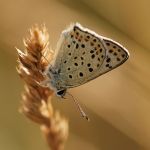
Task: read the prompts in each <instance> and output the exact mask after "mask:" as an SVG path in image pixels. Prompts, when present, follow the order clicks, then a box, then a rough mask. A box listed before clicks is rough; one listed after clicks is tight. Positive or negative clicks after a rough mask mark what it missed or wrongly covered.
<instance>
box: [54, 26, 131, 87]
mask: <svg viewBox="0 0 150 150" xmlns="http://www.w3.org/2000/svg"><path fill="white" fill-rule="evenodd" d="M128 56H129V54H128V51H127V50H126V49H125V48H124V47H123V46H121V45H120V44H118V43H117V42H114V41H112V40H110V39H108V38H105V37H102V36H99V35H97V34H96V33H94V32H93V31H90V30H88V29H85V28H83V27H82V26H81V25H79V24H74V25H71V26H70V27H69V28H68V29H67V30H65V31H64V32H63V33H62V35H61V38H60V40H59V41H58V46H57V50H56V53H55V57H54V61H53V63H52V65H53V67H54V68H55V69H57V70H59V80H61V81H62V82H61V84H62V85H61V87H64V88H69V87H75V86H79V85H81V84H84V83H86V82H88V81H90V80H93V79H94V78H96V77H98V76H100V75H102V74H104V73H106V72H108V71H110V70H112V69H114V68H116V67H117V66H119V65H121V64H122V63H124V62H125V61H126V60H127V58H128Z"/></svg>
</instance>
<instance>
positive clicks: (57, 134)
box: [17, 25, 68, 150]
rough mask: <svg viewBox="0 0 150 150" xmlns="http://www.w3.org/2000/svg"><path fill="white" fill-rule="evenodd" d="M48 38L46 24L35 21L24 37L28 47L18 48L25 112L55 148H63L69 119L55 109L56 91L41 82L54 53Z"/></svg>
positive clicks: (25, 44)
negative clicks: (23, 83) (54, 94)
mask: <svg viewBox="0 0 150 150" xmlns="http://www.w3.org/2000/svg"><path fill="white" fill-rule="evenodd" d="M48 40H49V35H48V32H47V29H46V27H45V25H41V26H38V25H34V26H33V27H32V28H31V29H30V30H29V35H28V37H27V38H26V39H24V46H25V50H24V51H21V50H19V49H17V52H18V65H17V72H18V74H19V75H20V77H21V78H22V79H23V80H24V82H25V91H24V93H23V94H22V99H23V100H22V106H21V112H22V113H23V114H24V115H25V116H26V117H27V118H29V119H30V120H32V121H33V122H36V123H38V124H39V125H40V127H41V129H42V132H43V133H44V135H45V138H46V141H47V143H48V145H49V147H50V148H51V150H63V149H64V144H65V142H66V140H67V137H68V121H67V119H65V118H64V117H62V116H61V115H60V113H59V112H54V110H53V106H52V104H51V98H52V95H53V91H52V90H51V89H49V88H46V87H42V86H40V85H39V84H38V82H41V81H44V80H45V76H43V74H42V72H43V71H44V70H45V69H46V67H47V65H48V62H47V61H46V59H48V60H49V61H50V60H51V59H52V56H53V53H52V51H50V49H49V47H48V46H49V41H48ZM45 58H46V59H45Z"/></svg>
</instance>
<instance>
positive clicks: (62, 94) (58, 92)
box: [56, 89, 67, 98]
mask: <svg viewBox="0 0 150 150" xmlns="http://www.w3.org/2000/svg"><path fill="white" fill-rule="evenodd" d="M66 91H67V90H66V89H62V90H59V91H57V92H56V95H57V96H59V97H61V98H64V96H65V94H66Z"/></svg>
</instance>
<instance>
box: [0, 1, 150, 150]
mask: <svg viewBox="0 0 150 150" xmlns="http://www.w3.org/2000/svg"><path fill="white" fill-rule="evenodd" d="M149 6H150V1H149V0H132V1H131V0H107V1H104V0H0V150H35V149H36V150H41V149H42V150H48V147H47V146H46V143H45V141H44V140H43V136H42V134H41V132H40V130H39V126H37V125H36V124H34V123H32V122H30V121H29V120H27V119H26V118H25V117H24V116H23V115H20V114H19V113H18V108H19V106H20V101H21V96H20V95H21V91H23V82H22V81H21V80H20V79H19V77H18V75H17V73H16V70H15V66H16V57H17V55H16V50H15V46H16V47H18V48H20V49H23V42H22V39H23V37H25V35H26V34H27V30H28V29H29V28H30V27H31V26H32V25H33V24H35V23H38V24H42V23H45V24H46V26H47V28H48V31H49V34H50V45H51V47H52V49H55V46H56V43H57V40H58V38H59V35H60V33H61V31H62V30H64V29H65V28H66V26H67V25H69V24H70V23H71V22H80V23H81V24H82V25H83V26H85V27H88V28H90V29H92V30H94V31H95V32H97V33H99V34H101V35H104V36H106V37H109V38H112V39H114V40H115V41H118V42H119V43H121V44H122V45H124V46H125V47H126V48H127V49H129V52H130V55H131V56H130V59H129V60H128V61H127V62H126V63H125V64H123V65H122V66H121V67H119V68H117V69H115V70H113V71H111V72H109V73H107V74H105V75H103V76H101V77H99V78H97V79H95V80H93V81H91V82H89V83H87V84H85V85H82V86H80V87H77V88H74V89H71V90H69V91H70V93H71V94H72V95H73V96H74V97H75V98H76V99H78V101H79V102H80V103H81V105H82V106H83V108H84V110H85V111H86V112H87V114H88V115H89V117H90V119H91V121H90V122H87V121H86V120H84V119H82V118H81V117H80V115H79V113H78V112H77V110H76V107H75V106H74V103H73V101H72V100H64V101H59V100H58V99H55V98H54V99H53V105H54V107H55V108H56V109H58V110H60V111H61V114H64V115H65V116H66V117H67V118H68V119H69V124H70V134H69V139H68V141H67V143H66V147H65V150H76V149H78V150H84V149H85V150H150V141H149V140H150V42H149V40H150V28H149V27H150V9H149Z"/></svg>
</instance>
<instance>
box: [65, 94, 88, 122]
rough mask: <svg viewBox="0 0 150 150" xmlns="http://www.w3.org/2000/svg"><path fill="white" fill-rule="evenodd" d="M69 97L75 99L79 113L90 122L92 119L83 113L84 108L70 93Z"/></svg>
mask: <svg viewBox="0 0 150 150" xmlns="http://www.w3.org/2000/svg"><path fill="white" fill-rule="evenodd" d="M67 93H68V92H67ZM68 95H70V96H71V97H72V99H73V101H74V103H75V104H76V106H77V108H78V110H79V112H80V113H81V116H82V117H83V118H85V119H86V120H87V121H90V118H89V117H88V116H87V115H86V113H85V112H84V111H83V109H82V107H81V106H80V104H79V103H78V101H77V100H76V99H75V98H74V97H73V96H72V95H71V94H70V93H68Z"/></svg>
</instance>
